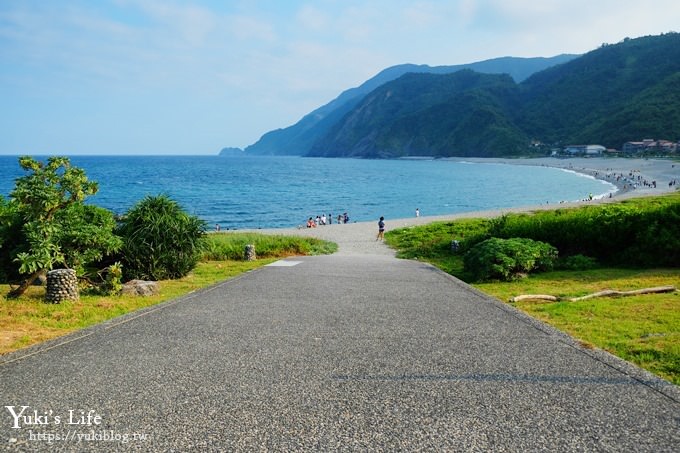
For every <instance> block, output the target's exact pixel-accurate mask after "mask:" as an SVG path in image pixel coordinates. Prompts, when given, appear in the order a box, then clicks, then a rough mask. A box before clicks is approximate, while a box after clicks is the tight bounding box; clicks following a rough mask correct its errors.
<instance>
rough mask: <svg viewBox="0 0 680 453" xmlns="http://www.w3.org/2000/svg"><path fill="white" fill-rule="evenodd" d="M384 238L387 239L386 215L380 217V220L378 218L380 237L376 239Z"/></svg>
mask: <svg viewBox="0 0 680 453" xmlns="http://www.w3.org/2000/svg"><path fill="white" fill-rule="evenodd" d="M379 239H380V240H384V239H385V217H382V216H381V217H380V220H378V237H377V238H375V240H376V241H377V240H379Z"/></svg>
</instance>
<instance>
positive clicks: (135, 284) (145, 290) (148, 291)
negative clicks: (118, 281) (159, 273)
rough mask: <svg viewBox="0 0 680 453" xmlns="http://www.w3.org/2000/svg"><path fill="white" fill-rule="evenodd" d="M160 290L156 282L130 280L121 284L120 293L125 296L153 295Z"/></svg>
mask: <svg viewBox="0 0 680 453" xmlns="http://www.w3.org/2000/svg"><path fill="white" fill-rule="evenodd" d="M159 292H160V287H159V286H158V282H150V281H146V280H130V281H129V282H127V283H125V284H123V289H122V291H121V294H123V295H125V296H155V295H156V294H158V293H159Z"/></svg>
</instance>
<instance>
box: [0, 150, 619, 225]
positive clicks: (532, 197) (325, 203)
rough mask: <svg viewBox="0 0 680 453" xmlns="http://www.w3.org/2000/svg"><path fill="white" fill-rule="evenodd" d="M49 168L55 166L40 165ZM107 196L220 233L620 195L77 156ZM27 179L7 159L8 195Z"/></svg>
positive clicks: (3, 159) (103, 198) (457, 176)
mask: <svg viewBox="0 0 680 453" xmlns="http://www.w3.org/2000/svg"><path fill="white" fill-rule="evenodd" d="M39 159H40V160H45V159H46V158H39ZM71 162H72V164H73V165H75V166H78V167H81V168H83V169H84V170H85V172H86V174H87V175H88V177H89V178H90V179H91V180H94V181H97V182H98V183H99V193H98V194H97V195H96V196H94V197H91V198H89V200H90V202H91V203H94V204H97V205H99V206H102V207H105V208H108V209H110V210H112V211H114V212H115V213H117V214H122V213H124V212H125V211H127V210H128V209H129V208H130V207H132V206H133V205H134V204H135V203H136V202H138V201H139V200H141V199H142V198H144V197H145V196H146V195H157V194H161V193H164V194H167V195H169V196H170V197H171V198H173V199H175V200H177V201H178V202H179V203H180V204H181V205H182V206H183V207H184V208H185V209H186V210H187V211H188V212H190V213H192V214H195V215H197V216H199V217H200V218H202V219H204V220H206V221H207V222H208V225H209V227H210V228H212V227H213V226H214V225H215V224H220V226H221V227H222V228H223V229H226V228H230V229H233V228H237V229H238V228H275V227H292V226H296V225H299V224H302V223H304V222H305V219H307V218H309V217H310V216H316V215H317V214H322V213H325V214H327V215H328V214H329V213H331V214H333V217H334V218H335V217H337V215H338V214H340V213H344V212H347V213H348V214H349V216H350V221H352V222H354V221H369V220H371V221H372V220H376V219H377V218H378V217H380V216H385V218H386V219H390V218H392V219H394V218H404V217H412V216H414V213H415V209H416V208H419V209H420V212H421V215H424V216H427V215H442V214H453V213H460V212H469V211H481V210H489V209H499V208H511V207H519V206H529V205H537V204H545V203H550V204H557V203H559V202H560V201H576V200H580V199H583V198H586V197H587V196H588V195H589V194H593V195H600V194H605V193H606V192H609V191H611V190H613V189H614V187H613V186H612V185H610V184H608V183H604V182H602V181H598V180H595V179H593V178H590V177H585V176H582V175H578V174H576V173H573V172H569V171H564V170H559V169H553V168H546V167H534V166H522V165H503V164H480V163H465V162H454V161H449V160H360V159H322V158H300V157H243V158H229V157H218V156H153V157H149V156H116V157H112V156H74V157H71ZM23 174H24V173H23V171H22V170H21V169H20V168H19V165H18V159H17V157H14V156H0V194H1V195H3V196H5V197H6V196H7V195H8V194H9V193H10V192H11V190H12V188H13V187H14V180H15V179H16V178H17V177H19V176H22V175H23Z"/></svg>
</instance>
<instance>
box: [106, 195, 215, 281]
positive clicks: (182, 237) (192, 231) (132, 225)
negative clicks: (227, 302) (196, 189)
mask: <svg viewBox="0 0 680 453" xmlns="http://www.w3.org/2000/svg"><path fill="white" fill-rule="evenodd" d="M205 229H206V224H205V222H204V221H202V220H201V219H199V218H198V217H196V216H193V215H190V214H188V213H187V212H185V211H184V209H182V207H181V206H180V205H179V203H177V202H176V201H174V200H172V199H171V198H170V197H169V196H167V195H156V196H147V197H145V198H144V199H143V200H141V201H140V202H138V203H137V204H136V205H135V206H133V207H132V208H131V209H130V210H129V211H128V212H127V213H126V214H125V215H124V216H123V218H122V220H121V222H120V225H119V228H118V234H119V235H120V236H121V237H122V238H123V248H122V262H123V271H124V274H125V277H126V279H133V278H137V279H146V280H166V279H175V278H181V277H183V276H185V275H187V274H188V273H189V272H190V271H191V270H192V269H194V267H196V264H197V263H198V261H199V258H200V254H201V251H202V249H203V246H204V239H205Z"/></svg>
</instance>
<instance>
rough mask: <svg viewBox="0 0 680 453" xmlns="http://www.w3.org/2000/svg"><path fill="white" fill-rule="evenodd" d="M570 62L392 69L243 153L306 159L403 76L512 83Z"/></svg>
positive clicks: (502, 61)
mask: <svg viewBox="0 0 680 453" xmlns="http://www.w3.org/2000/svg"><path fill="white" fill-rule="evenodd" d="M573 58H576V55H558V56H556V57H551V58H542V57H538V58H516V57H502V58H495V59H492V60H485V61H480V62H475V63H470V64H464V65H455V66H427V65H414V64H403V65H397V66H392V67H389V68H387V69H385V70H383V71H381V72H380V73H378V74H377V75H376V76H374V77H372V78H371V79H369V80H367V81H366V82H364V83H363V84H361V85H360V86H358V87H356V88H351V89H349V90H346V91H344V92H343V93H342V94H340V96H338V97H337V98H336V99H334V100H333V101H331V102H329V103H328V104H326V105H324V106H322V107H319V108H318V109H316V110H314V111H313V112H311V113H309V114H307V115H305V116H304V117H303V118H302V119H301V120H300V121H298V122H297V123H296V124H294V125H292V126H289V127H286V128H283V129H276V130H273V131H270V132H267V133H266V134H264V135H263V136H262V137H261V138H260V140H258V141H257V142H256V143H254V144H253V145H250V146H248V147H246V149H245V152H246V153H247V154H249V155H298V156H302V155H306V154H308V153H309V151H310V150H311V149H312V146H313V145H314V144H315V143H316V142H317V141H318V140H319V139H320V138H321V137H323V136H324V135H326V133H327V132H328V131H329V130H330V129H331V128H332V127H333V126H335V125H336V124H337V123H339V122H340V121H341V120H342V119H343V117H344V116H345V115H346V114H348V113H349V112H351V111H352V109H354V108H355V107H356V106H357V104H359V103H360V102H361V101H362V99H363V98H364V96H366V95H367V94H369V93H370V92H371V91H373V90H375V89H376V88H378V87H380V86H381V85H383V84H385V83H387V82H390V81H392V80H395V79H397V78H399V77H401V76H402V75H404V74H407V73H423V74H450V73H454V72H457V71H460V70H461V69H472V70H474V71H477V72H480V73H486V74H504V73H505V74H509V75H510V76H511V77H512V78H513V80H515V81H517V82H521V81H523V80H525V79H526V78H527V77H529V76H531V75H532V74H534V73H536V72H538V71H541V70H543V69H546V68H549V67H551V66H554V65H556V64H560V63H564V62H567V61H569V60H571V59H573Z"/></svg>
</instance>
